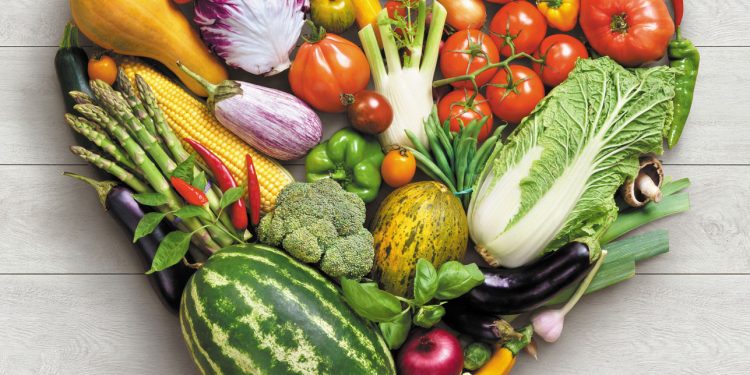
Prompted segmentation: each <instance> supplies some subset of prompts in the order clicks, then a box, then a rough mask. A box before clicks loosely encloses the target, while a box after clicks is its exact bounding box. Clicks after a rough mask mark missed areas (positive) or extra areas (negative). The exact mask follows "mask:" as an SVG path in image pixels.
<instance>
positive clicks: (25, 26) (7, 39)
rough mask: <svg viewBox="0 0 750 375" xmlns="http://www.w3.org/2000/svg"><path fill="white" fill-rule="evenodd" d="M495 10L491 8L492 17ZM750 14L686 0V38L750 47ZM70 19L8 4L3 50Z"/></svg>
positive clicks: (33, 40)
mask: <svg viewBox="0 0 750 375" xmlns="http://www.w3.org/2000/svg"><path fill="white" fill-rule="evenodd" d="M40 4H43V5H40ZM185 9H186V12H188V14H190V12H189V9H190V7H189V6H186V7H185ZM494 9H497V7H494V6H492V5H491V6H490V7H489V14H490V16H491V15H493V14H494V12H495V10H494ZM748 11H750V3H748V2H746V1H737V0H719V1H701V0H686V1H685V19H684V21H683V30H684V35H685V36H686V37H688V38H690V39H691V40H693V41H694V42H695V43H696V45H700V46H750V35H748V34H747V33H744V32H738V31H739V30H747V29H750V18H748V17H738V15H742V14H747V13H748ZM70 19H71V16H70V10H69V6H68V1H66V0H47V1H45V2H44V3H39V2H38V1H34V0H20V1H12V2H7V4H4V5H3V12H2V13H0V46H56V45H57V44H58V42H59V40H60V35H61V34H62V30H63V28H64V26H65V23H66V22H68V20H70Z"/></svg>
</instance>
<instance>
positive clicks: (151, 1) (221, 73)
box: [70, 0, 227, 96]
mask: <svg viewBox="0 0 750 375" xmlns="http://www.w3.org/2000/svg"><path fill="white" fill-rule="evenodd" d="M70 11H71V13H72V14H73V20H75V23H76V25H77V26H78V29H79V30H81V32H83V34H84V35H86V37H87V38H89V39H91V41H93V42H94V43H96V44H98V45H99V46H100V47H102V48H104V49H108V50H113V51H114V52H116V53H119V54H123V55H133V56H142V57H148V58H150V59H154V60H157V61H159V62H161V63H162V64H164V65H165V66H166V67H167V68H169V69H170V70H171V71H172V72H174V73H175V74H176V75H177V77H179V79H180V80H181V81H182V82H183V83H184V84H185V86H187V87H188V88H189V89H190V91H192V92H194V93H195V94H197V95H200V96H207V95H208V93H207V92H206V90H205V89H204V88H203V86H201V85H200V84H199V83H198V82H196V81H195V80H194V79H192V78H190V77H189V76H187V74H185V72H183V71H182V69H180V68H178V67H177V61H178V60H179V61H181V62H182V63H183V64H185V66H187V67H189V68H190V69H191V70H193V71H195V72H196V73H198V74H199V75H201V76H202V77H205V78H206V79H207V80H209V81H211V82H213V83H219V82H221V81H223V80H225V79H227V71H226V69H224V66H223V65H222V64H221V63H220V62H219V60H218V59H217V58H216V57H214V56H213V55H212V54H211V53H210V52H209V50H208V48H207V47H206V46H205V45H204V44H203V41H201V39H200V36H199V35H198V32H197V31H196V30H195V29H193V28H192V27H191V26H190V22H189V21H188V20H187V19H186V18H185V16H184V15H183V14H182V12H180V10H179V9H178V8H177V7H176V6H175V5H174V4H173V3H172V1H171V0H137V1H136V0H106V1H101V0H70Z"/></svg>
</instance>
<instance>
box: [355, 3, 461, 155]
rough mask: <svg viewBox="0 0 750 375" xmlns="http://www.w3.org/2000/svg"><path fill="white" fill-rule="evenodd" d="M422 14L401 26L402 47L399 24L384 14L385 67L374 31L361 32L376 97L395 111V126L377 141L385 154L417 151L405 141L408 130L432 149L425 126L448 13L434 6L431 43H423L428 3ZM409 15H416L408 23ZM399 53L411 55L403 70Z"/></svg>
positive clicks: (419, 6) (380, 18)
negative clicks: (396, 27)
mask: <svg viewBox="0 0 750 375" xmlns="http://www.w3.org/2000/svg"><path fill="white" fill-rule="evenodd" d="M417 14H418V15H417V20H416V21H411V20H410V19H409V20H401V21H407V22H405V23H404V25H400V26H399V27H400V28H401V29H402V30H404V31H403V34H404V35H403V36H399V37H398V41H397V39H396V37H395V36H394V33H393V29H392V23H393V22H394V21H393V20H391V19H390V18H389V17H388V11H387V10H386V9H383V10H382V11H381V12H380V14H379V15H378V30H379V31H380V37H381V40H382V41H383V49H384V51H385V60H386V61H385V62H384V61H383V57H382V56H381V54H380V47H379V46H378V40H377V38H376V37H375V30H374V29H373V27H372V25H367V26H365V27H364V28H363V29H362V30H360V31H359V38H360V40H361V41H362V47H363V48H364V50H365V55H366V56H367V61H368V62H369V63H370V70H371V72H372V77H373V81H374V82H375V91H377V92H378V93H380V94H382V95H383V96H385V97H386V98H387V99H388V102H389V103H390V104H391V107H393V122H392V123H391V126H390V127H389V128H388V129H387V130H386V131H384V132H383V133H380V134H379V135H378V140H379V141H380V145H381V146H382V147H383V149H389V148H391V147H392V146H413V145H412V144H411V141H409V138H408V137H407V136H406V130H407V129H408V130H411V131H412V132H414V134H416V135H417V138H419V140H420V141H422V143H424V144H426V143H427V134H426V133H425V131H424V126H423V123H424V119H425V118H427V116H429V115H430V113H431V112H432V106H433V100H432V79H433V77H434V75H435V68H436V67H437V60H438V52H439V49H440V37H441V36H442V34H443V26H444V25H445V18H446V15H447V12H446V10H445V8H444V7H443V6H442V5H441V4H440V3H439V2H437V1H436V2H434V3H433V4H432V21H431V22H430V32H429V34H428V35H427V41H426V43H424V30H425V24H426V22H425V21H426V16H427V5H426V1H425V0H419V2H418V3H417ZM410 15H411V12H409V17H410ZM402 23H403V22H402ZM406 25H408V26H406ZM423 44H424V46H423ZM399 47H404V48H406V49H408V50H409V54H408V55H407V56H405V57H404V61H403V64H402V62H401V56H399ZM423 47H424V48H423ZM386 63H387V70H386Z"/></svg>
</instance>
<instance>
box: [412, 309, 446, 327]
mask: <svg viewBox="0 0 750 375" xmlns="http://www.w3.org/2000/svg"><path fill="white" fill-rule="evenodd" d="M443 315H445V308H444V307H443V306H440V305H427V306H422V307H420V308H419V310H417V314H416V315H414V324H416V325H418V326H420V327H423V328H432V326H434V325H435V324H438V323H440V319H442V318H443Z"/></svg>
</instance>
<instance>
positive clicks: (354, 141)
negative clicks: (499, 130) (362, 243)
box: [305, 128, 384, 203]
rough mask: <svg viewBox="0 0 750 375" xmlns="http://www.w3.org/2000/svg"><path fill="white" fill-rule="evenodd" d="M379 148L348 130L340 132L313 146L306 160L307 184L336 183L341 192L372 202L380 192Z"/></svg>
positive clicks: (381, 155) (362, 136) (377, 144)
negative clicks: (319, 181)
mask: <svg viewBox="0 0 750 375" xmlns="http://www.w3.org/2000/svg"><path fill="white" fill-rule="evenodd" d="M383 156H384V155H383V151H382V150H381V149H380V144H379V143H378V142H377V141H376V140H374V139H370V138H366V137H365V136H364V135H362V134H359V133H357V132H355V131H354V130H351V129H348V128H347V129H342V130H339V131H338V132H336V133H335V134H334V135H332V136H331V138H330V139H328V140H327V141H325V142H323V143H321V144H319V145H317V146H315V148H313V149H312V150H311V151H310V153H309V154H308V155H307V158H306V159H305V168H306V169H307V176H306V177H307V181H308V182H314V181H317V180H320V179H322V178H332V179H334V180H336V181H337V182H338V183H339V184H341V186H342V187H343V188H344V190H346V191H348V192H352V193H354V194H357V195H358V196H359V197H360V198H362V200H363V201H365V203H369V202H372V201H373V200H375V197H377V195H378V190H380V183H381V178H380V165H381V164H382V163H383Z"/></svg>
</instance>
